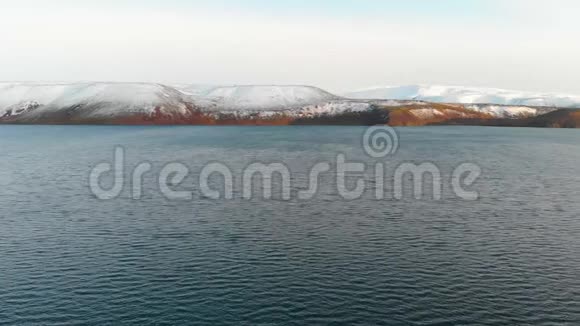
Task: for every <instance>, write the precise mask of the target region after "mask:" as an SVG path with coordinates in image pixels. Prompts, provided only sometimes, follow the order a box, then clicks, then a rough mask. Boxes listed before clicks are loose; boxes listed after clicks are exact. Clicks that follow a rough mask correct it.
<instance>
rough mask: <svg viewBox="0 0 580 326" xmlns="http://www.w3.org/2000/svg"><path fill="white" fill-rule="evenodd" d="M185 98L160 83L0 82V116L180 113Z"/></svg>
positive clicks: (185, 105)
mask: <svg viewBox="0 0 580 326" xmlns="http://www.w3.org/2000/svg"><path fill="white" fill-rule="evenodd" d="M188 101H189V99H188V98H187V96H185V95H184V94H183V93H181V92H179V91H177V90H175V89H173V88H171V87H167V86H164V85H160V84H147V83H0V117H13V116H16V115H21V114H25V115H27V118H28V119H32V120H33V119H35V118H40V117H46V116H63V115H69V116H70V115H72V116H75V117H83V118H86V117H91V118H108V117H117V116H125V115H130V114H132V113H144V114H150V113H153V112H154V111H155V110H161V111H162V112H165V113H168V114H182V113H185V112H186V107H187V103H188Z"/></svg>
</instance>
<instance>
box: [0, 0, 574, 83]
mask: <svg viewBox="0 0 580 326" xmlns="http://www.w3.org/2000/svg"><path fill="white" fill-rule="evenodd" d="M577 17H580V2H579V1H574V0H550V1H539V0H438V1H435V0H399V1H394V0H309V1H308V0H280V1H275V0H269V1H267V0H213V1H202V0H190V1H186V0H165V1H161V0H140V1H137V0H117V1H113V0H101V1H84V0H75V1H72V0H52V1H46V0H0V80H5V81H128V82H135V81H142V82H161V83H188V84H306V85H315V86H319V87H322V88H325V89H327V90H330V91H333V92H336V93H340V92H347V91H351V90H357V89H362V88H366V87H372V86H380V85H385V86H387V85H390V86H394V85H408V84H443V85H463V86H476V87H496V88H508V89H516V90H528V91H539V92H559V93H570V94H580V88H579V87H578V86H579V84H580V83H579V81H580V60H579V59H578V58H580V42H578V35H580V20H578V19H577Z"/></svg>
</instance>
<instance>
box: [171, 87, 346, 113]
mask: <svg viewBox="0 0 580 326" xmlns="http://www.w3.org/2000/svg"><path fill="white" fill-rule="evenodd" d="M177 88H178V89H179V90H181V91H182V92H183V93H185V94H189V95H191V96H192V98H193V99H194V100H195V101H197V102H199V103H203V104H205V106H211V107H213V108H214V109H219V110H228V111H232V110H234V111H235V110H287V109H292V108H300V107H303V106H307V105H316V104H321V103H325V102H329V101H333V100H338V99H339V97H338V96H336V95H333V94H330V93H329V92H327V91H324V90H322V89H320V88H317V87H314V86H306V85H234V86H214V87H208V86H183V85H181V86H177Z"/></svg>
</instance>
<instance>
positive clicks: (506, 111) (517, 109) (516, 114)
mask: <svg viewBox="0 0 580 326" xmlns="http://www.w3.org/2000/svg"><path fill="white" fill-rule="evenodd" d="M465 108H466V109H469V110H472V111H477V112H482V113H486V114H490V115H492V116H494V117H497V118H510V119H513V118H525V117H532V116H536V115H538V113H539V110H538V109H536V108H530V107H527V106H499V105H478V104H473V105H466V106H465Z"/></svg>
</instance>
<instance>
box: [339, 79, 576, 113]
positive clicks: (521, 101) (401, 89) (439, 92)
mask: <svg viewBox="0 0 580 326" xmlns="http://www.w3.org/2000/svg"><path fill="white" fill-rule="evenodd" d="M344 96H345V97H347V98H352V99H394V100H419V101H427V102H436V103H462V104H474V103H477V104H499V105H520V106H547V107H560V108H580V96H575V95H558V94H544V93H532V92H522V91H512V90H505V89H497V88H476V87H463V86H427V85H409V86H393V87H390V86H389V87H375V88H368V89H363V90H358V91H354V92H350V93H347V94H344Z"/></svg>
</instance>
